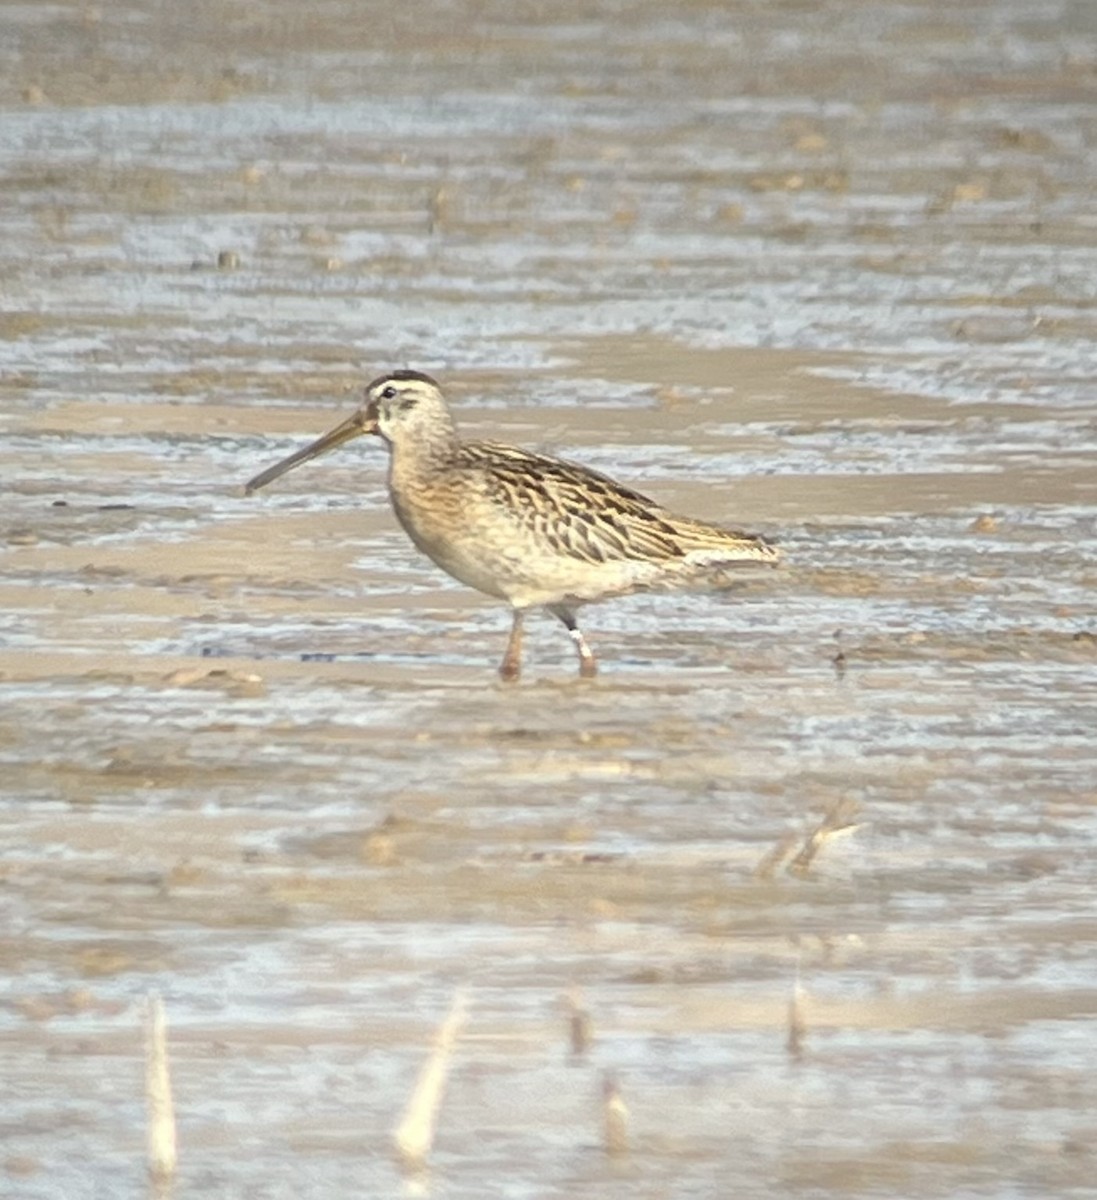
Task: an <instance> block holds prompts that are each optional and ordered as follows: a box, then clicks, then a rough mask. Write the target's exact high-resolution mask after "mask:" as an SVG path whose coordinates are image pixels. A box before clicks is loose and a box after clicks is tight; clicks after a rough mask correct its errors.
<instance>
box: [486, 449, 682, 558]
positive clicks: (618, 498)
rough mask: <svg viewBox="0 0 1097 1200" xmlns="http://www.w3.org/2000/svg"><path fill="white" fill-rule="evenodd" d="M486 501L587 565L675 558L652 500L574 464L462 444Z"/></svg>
mask: <svg viewBox="0 0 1097 1200" xmlns="http://www.w3.org/2000/svg"><path fill="white" fill-rule="evenodd" d="M463 449H464V450H465V451H466V453H467V455H468V464H469V466H475V467H477V468H479V469H480V470H483V471H484V472H485V475H486V476H487V477H488V479H489V481H490V489H489V491H490V494H491V496H492V498H493V499H494V500H495V501H496V503H498V504H499V505H500V506H501V507H503V508H505V509H506V510H507V512H508V513H509V514H511V515H512V516H513V517H514V518H515V519H516V520H519V521H521V522H522V523H524V524H526V525H528V527H529V528H530V529H531V530H533V531H534V533H535V534H536V535H537V536H538V537H539V538H540V539H542V540H544V541H545V542H547V543H548V544H550V545H553V546H555V547H557V548H559V550H560V551H561V552H562V553H564V554H568V555H570V556H572V557H575V558H578V559H582V560H584V561H586V562H591V563H604V562H614V561H622V560H634V561H644V562H652V561H655V562H665V561H668V560H672V559H679V558H682V557H683V556H684V554H685V550H684V549H683V547H682V546H681V545H680V544H679V541H678V539H677V537H676V536H675V526H674V524H673V518H672V517H671V516H670V514H669V513H667V512H666V511H665V510H664V509H662V508H661V507H660V506H659V505H658V504H656V502H655V501H654V500H650V499H649V498H648V497H647V496H643V495H641V494H640V493H639V492H634V491H633V490H632V489H631V488H627V487H623V486H622V485H621V484H619V483H617V482H616V481H614V480H612V479H610V478H609V477H608V476H606V475H602V474H600V473H599V472H597V471H592V470H590V469H589V468H587V467H582V466H579V465H578V464H576V463H569V462H564V461H563V460H561V459H558V458H548V457H546V456H544V455H540V454H531V453H529V452H528V451H525V450H519V449H516V448H515V447H513V446H503V445H497V444H495V443H493V442H471V443H466V444H465V446H464V447H463Z"/></svg>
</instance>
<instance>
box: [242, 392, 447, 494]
mask: <svg viewBox="0 0 1097 1200" xmlns="http://www.w3.org/2000/svg"><path fill="white" fill-rule="evenodd" d="M365 433H372V434H376V435H377V436H379V437H381V438H383V439H384V440H385V441H386V442H387V443H388V444H389V445H390V446H408V447H415V446H419V447H428V446H430V445H435V444H437V443H438V442H439V441H440V440H443V441H447V442H448V441H449V440H450V439H452V437H453V436H454V430H453V419H452V418H451V417H450V414H449V409H448V408H447V406H446V401H445V397H444V396H443V395H442V389H441V388H440V387H439V386H438V384H437V383H435V381H434V380H433V379H431V377H430V376H429V375H424V374H423V373H422V372H421V371H393V372H391V373H390V374H388V375H382V376H380V377H379V378H377V379H375V380H374V381H373V382H372V383H371V384H369V386H368V387H367V388H366V390H365V395H364V396H363V398H362V403H361V405H360V406H359V407H358V409H357V410H356V411H355V412H353V413H351V415H350V416H349V417H347V419H346V420H345V421H342V422H341V423H340V424H338V425H336V426H335V428H334V429H329V430H328V432H327V433H325V434H323V435H322V436H321V437H318V438H317V439H316V441H314V442H311V443H310V444H309V445H307V446H305V447H303V448H302V449H300V450H297V451H295V452H294V453H293V454H291V455H290V456H289V457H288V458H284V459H282V461H281V462H278V463H275V464H274V466H273V467H268V468H267V469H266V470H265V471H263V472H261V473H260V474H259V475H256V476H255V478H254V479H250V480H248V482H247V483H246V484H245V485H244V491H245V492H246V493H247V494H248V495H250V494H251V493H252V492H257V491H258V490H259V489H260V488H262V487H266V485H267V484H268V483H270V482H272V481H273V480H275V479H277V478H278V477H279V476H280V475H284V474H285V473H286V472H287V471H291V470H293V468H294V467H298V466H300V465H301V463H303V462H308V461H309V460H310V459H313V458H319V457H320V455H321V454H326V453H327V452H328V451H329V450H334V449H335V447H336V446H341V445H342V444H343V443H344V442H349V441H350V440H351V439H352V438H356V437H361V436H362V435H363V434H365Z"/></svg>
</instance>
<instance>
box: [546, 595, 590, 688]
mask: <svg viewBox="0 0 1097 1200" xmlns="http://www.w3.org/2000/svg"><path fill="white" fill-rule="evenodd" d="M549 612H550V613H552V615H553V616H554V617H556V619H557V620H559V621H562V622H563V623H564V626H565V627H566V628H567V631H568V633H570V634H571V640H572V641H573V642H574V643H575V649H576V650H578V652H579V677H580V678H581V679H593V678H594V677H595V675H597V674H598V660H597V659H596V658H595V657H594V651H593V650H592V649H591V648H590V647H589V646H588V645H587V639H586V638H585V637H583V631H582V630H581V629H580V628H579V626H578V624H576V621H575V614H574V613H573V612H572V611H571V609H570V608H565V607H564V606H563V605H562V604H553V605H550V606H549Z"/></svg>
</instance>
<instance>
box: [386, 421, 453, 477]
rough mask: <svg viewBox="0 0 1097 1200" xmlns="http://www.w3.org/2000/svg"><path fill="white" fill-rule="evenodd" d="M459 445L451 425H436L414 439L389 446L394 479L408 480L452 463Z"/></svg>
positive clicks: (406, 439)
mask: <svg viewBox="0 0 1097 1200" xmlns="http://www.w3.org/2000/svg"><path fill="white" fill-rule="evenodd" d="M459 444H460V440H459V438H458V437H457V430H456V429H455V428H454V426H453V424H452V423H451V422H447V423H446V424H433V425H432V426H431V428H430V430H429V431H428V430H421V431H419V432H418V434H417V436H416V437H414V438H401V439H400V440H399V441H394V442H391V443H390V444H389V453H390V455H391V471H392V474H393V476H394V477H395V476H397V475H399V476H403V477H405V478H408V477H411V476H415V475H421V474H424V473H430V472H431V471H436V470H438V469H439V468H440V467H443V466H445V465H446V464H447V463H450V462H452V460H453V457H454V454H455V453H456V451H457V448H458V446H459Z"/></svg>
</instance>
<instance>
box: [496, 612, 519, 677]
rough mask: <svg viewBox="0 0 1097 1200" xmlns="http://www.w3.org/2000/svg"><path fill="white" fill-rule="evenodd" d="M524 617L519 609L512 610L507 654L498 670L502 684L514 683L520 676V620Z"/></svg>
mask: <svg viewBox="0 0 1097 1200" xmlns="http://www.w3.org/2000/svg"><path fill="white" fill-rule="evenodd" d="M525 615H526V614H525V612H524V611H523V610H522V609H520V608H516V609H515V610H514V623H513V624H512V625H511V627H510V639H509V640H508V642H507V652H506V654H504V655H503V663H502V666H500V668H499V676H500V678H501V679H502V680H503V682H504V683H514V681H515V680H516V679H517V678H518V676H519V675H521V674H522V618H523V617H524V616H525Z"/></svg>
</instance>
